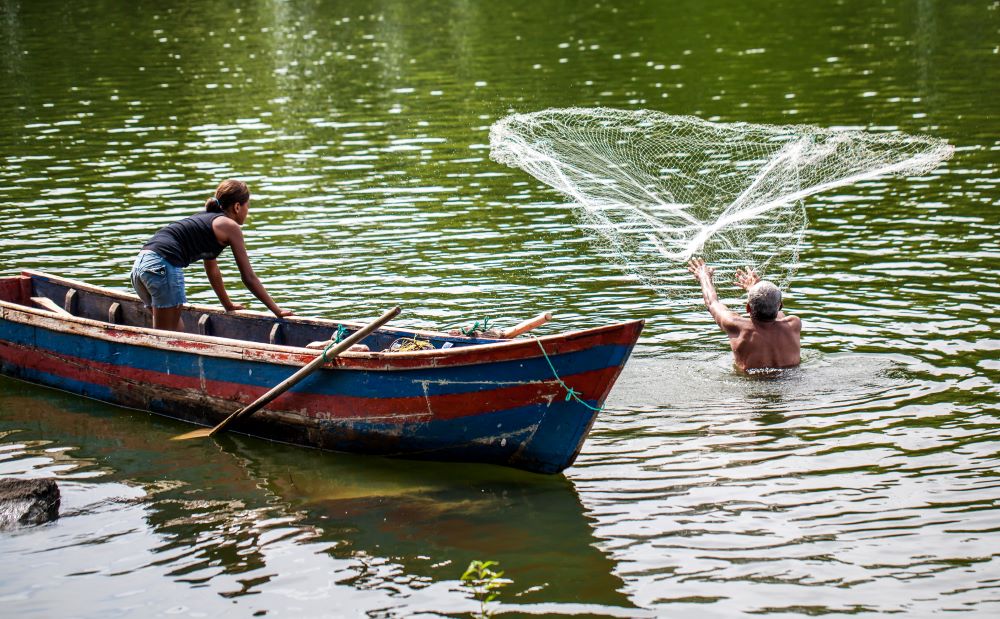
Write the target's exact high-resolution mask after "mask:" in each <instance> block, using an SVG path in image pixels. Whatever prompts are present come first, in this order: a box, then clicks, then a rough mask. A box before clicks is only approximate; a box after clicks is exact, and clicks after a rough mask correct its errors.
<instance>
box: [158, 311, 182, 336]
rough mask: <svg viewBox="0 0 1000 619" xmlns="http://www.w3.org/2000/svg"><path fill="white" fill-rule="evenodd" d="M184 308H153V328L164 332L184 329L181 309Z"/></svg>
mask: <svg viewBox="0 0 1000 619" xmlns="http://www.w3.org/2000/svg"><path fill="white" fill-rule="evenodd" d="M182 308H183V306H181V305H177V306H174V307H154V308H153V328H154V329H163V330H164V331H180V330H181V329H183V328H184V323H183V322H182V321H181V309H182Z"/></svg>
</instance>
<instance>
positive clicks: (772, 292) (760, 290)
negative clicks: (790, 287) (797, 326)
mask: <svg viewBox="0 0 1000 619" xmlns="http://www.w3.org/2000/svg"><path fill="white" fill-rule="evenodd" d="M747 304H748V305H749V306H750V317H751V318H754V319H756V320H764V321H768V320H774V319H775V318H777V317H778V310H780V309H781V291H780V290H778V287H777V286H775V285H774V284H772V283H771V282H769V281H760V282H757V283H756V284H754V285H753V286H751V287H750V290H748V291H747Z"/></svg>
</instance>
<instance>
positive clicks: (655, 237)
mask: <svg viewBox="0 0 1000 619" xmlns="http://www.w3.org/2000/svg"><path fill="white" fill-rule="evenodd" d="M490 147H491V153H490V154H491V157H492V158H493V159H494V160H496V161H497V162H499V163H503V164H506V165H509V166H512V167H516V168H520V169H522V170H524V171H525V172H528V173H529V174H531V175H532V176H534V177H535V178H537V179H538V180H540V181H542V182H544V183H546V184H547V185H550V186H551V187H553V188H555V189H557V190H558V191H560V192H562V193H563V194H565V195H567V196H569V197H570V198H571V199H572V200H573V201H574V202H575V203H576V204H578V205H579V206H581V207H582V209H581V211H580V214H581V216H582V218H583V219H584V223H585V224H586V225H588V226H589V227H592V228H593V229H594V230H595V231H596V232H598V233H599V234H600V235H601V237H603V239H604V240H605V241H606V242H607V244H608V246H609V247H610V249H611V250H612V251H613V255H614V256H616V257H617V258H619V259H620V260H621V262H622V263H623V264H624V265H625V266H626V267H627V268H628V269H630V270H631V271H633V272H634V273H635V274H636V275H638V276H639V277H640V279H642V280H643V281H644V282H645V283H646V284H647V285H650V286H652V287H653V288H655V289H657V290H658V291H661V292H672V291H676V290H678V289H684V290H690V288H689V285H690V284H689V282H688V280H687V278H686V277H682V274H683V269H679V268H677V266H678V264H682V263H684V262H685V261H687V260H688V259H689V258H691V257H692V256H694V255H701V256H704V257H705V258H706V260H708V261H709V262H711V263H712V264H713V265H715V266H716V267H717V269H718V270H719V271H721V272H726V271H730V272H731V271H733V270H735V269H736V268H738V267H753V268H755V269H756V270H757V272H758V273H760V274H761V275H762V276H763V277H767V278H769V279H771V280H772V281H774V282H775V283H776V284H778V285H780V286H783V287H785V286H787V285H788V284H789V283H790V280H791V277H792V276H793V274H794V272H795V268H796V265H797V263H798V255H799V250H800V248H801V245H802V239H803V234H804V231H805V227H806V221H807V220H806V212H805V202H804V199H805V198H806V197H807V196H809V195H811V194H814V193H817V192H821V191H826V190H828V189H832V188H835V187H839V186H842V185H847V184H850V183H855V182H858V181H862V180H866V179H871V178H875V177H878V176H883V175H889V174H896V175H913V174H921V173H925V172H927V171H930V170H932V169H933V168H935V167H936V166H937V165H938V163H940V162H941V161H942V160H944V159H947V158H948V157H950V156H951V153H952V151H953V148H952V147H951V146H949V145H948V144H947V143H946V142H944V141H943V140H938V139H934V138H927V137H915V136H909V135H902V134H898V133H892V134H889V133H870V132H865V131H857V130H852V131H845V130H834V129H824V128H820V127H813V126H806V125H787V126H778V125H759V124H747V123H728V124H727V123H712V122H707V121H704V120H701V119H698V118H694V117H690V116H673V115H668V114H663V113H661V112H655V111H648V110H639V111H631V110H617V109H609V108H566V109H550V110H544V111H541V112H535V113H530V114H514V115H511V116H508V117H506V118H503V119H501V120H499V121H497V122H496V123H494V125H493V126H492V127H491V128H490ZM671 263H673V264H671Z"/></svg>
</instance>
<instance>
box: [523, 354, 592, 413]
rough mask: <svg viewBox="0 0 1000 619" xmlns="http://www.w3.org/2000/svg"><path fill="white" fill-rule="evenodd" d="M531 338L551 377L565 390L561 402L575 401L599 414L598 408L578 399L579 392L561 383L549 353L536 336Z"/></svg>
mask: <svg viewBox="0 0 1000 619" xmlns="http://www.w3.org/2000/svg"><path fill="white" fill-rule="evenodd" d="M531 337H533V338H535V342H537V343H538V348H539V349H540V350H541V351H542V356H544V357H545V362H546V363H548V364H549V369H550V370H552V375H553V376H555V377H556V380H557V381H558V382H559V385H560V386H562V388H563V389H565V390H566V398H565V399H564V400H563V401H564V402H569V401H570V400H571V399H572V400H576V401H577V402H579V403H580V404H583V405H584V406H586V407H587V408H589V409H590V410H592V411H594V412H597V413H599V412H601V410H602V409H601V407H600V406H591V405H590V404H587V402H585V401H584V400H583V398H581V397H580V392H579V391H577V390H576V389H574V388H572V387H570V386H569V385H567V384H566V383H565V382H563V379H561V378H559V373H558V372H556V366H554V365H552V359H549V353H547V352H545V347H544V346H542V340H540V339H538V336H537V335H532V336H531Z"/></svg>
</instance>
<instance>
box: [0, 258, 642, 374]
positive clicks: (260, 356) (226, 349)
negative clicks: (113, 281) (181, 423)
mask: <svg viewBox="0 0 1000 619" xmlns="http://www.w3.org/2000/svg"><path fill="white" fill-rule="evenodd" d="M20 276H21V277H41V278H44V279H46V280H48V281H52V282H54V283H57V284H61V285H66V286H69V287H72V288H76V289H79V290H84V291H87V292H90V293H94V294H99V295H102V296H105V297H110V298H114V299H122V300H127V301H130V302H141V301H140V299H139V297H138V296H134V295H130V294H127V293H124V292H120V291H117V290H112V289H108V288H102V287H100V286H95V285H92V284H87V283H84V282H78V281H76V280H72V279H67V278H63V277H59V276H53V275H49V274H47V273H43V272H40V271H35V270H27V269H26V270H23V271H22V272H21V274H20ZM13 277H17V276H13ZM184 308H185V309H188V310H193V311H199V312H205V313H208V314H215V315H234V314H235V315H237V316H243V317H246V318H251V319H253V318H265V319H269V318H272V316H271V315H270V314H265V313H263V312H255V311H250V310H240V311H238V312H226V311H225V310H222V309H220V308H217V307H213V306H207V305H199V304H186V305H185V306H184ZM11 312H13V313H22V314H29V315H31V316H36V317H37V319H34V320H32V319H30V318H29V319H28V320H23V319H21V320H17V319H15V318H14V317H13V316H11V315H10V313H11ZM0 319H3V320H12V321H14V322H19V323H22V324H34V325H35V326H40V327H42V328H46V329H51V330H55V331H58V332H63V333H73V334H76V335H82V336H85V337H94V338H97V339H100V340H104V341H113V342H123V341H126V342H127V343H128V344H130V345H136V346H142V347H146V348H154V349H157V350H168V351H178V352H185V353H194V354H201V355H206V356H211V357H218V358H232V359H239V360H242V361H253V362H263V363H272V364H278V365H303V364H305V363H308V362H310V361H312V360H314V359H315V358H316V357H317V356H319V355H321V354H323V351H321V350H317V349H313V348H304V347H299V346H286V345H282V344H268V343H263V342H254V341H250V340H239V339H234V338H226V337H219V336H213V335H200V334H197V333H187V332H183V331H163V330H160V329H153V328H151V327H137V326H133V325H122V324H116V323H111V322H106V321H100V320H94V319H91V318H84V317H82V316H74V315H59V314H56V313H54V312H51V311H49V310H45V309H41V308H35V307H31V306H28V305H21V304H19V303H14V302H11V301H4V300H0ZM38 319H41V321H40V322H39V321H38ZM281 320H284V321H289V322H299V323H303V324H310V325H314V326H322V327H330V328H331V329H336V327H337V325H346V326H350V327H355V328H360V327H362V326H364V323H356V322H354V321H337V320H332V319H326V318H311V317H302V316H289V317H285V318H283V319H281ZM644 322H645V321H643V320H631V321H626V322H619V323H613V324H610V325H604V326H600V327H591V328H588V329H581V330H575V331H565V332H560V333H555V334H550V335H543V336H532V337H531V338H530V339H529V338H521V339H516V338H514V339H510V340H501V339H497V340H491V341H489V342H485V343H480V344H470V345H467V346H458V347H453V348H448V349H441V348H436V349H433V350H420V351H410V352H393V353H386V352H383V351H371V352H345V353H342V354H341V355H340V356H338V357H337V358H336V359H332V360H330V361H328V362H327V363H325V364H324V365H323V367H324V368H325V369H357V370H379V371H403V370H413V369H421V368H428V367H436V366H437V361H439V360H442V359H449V360H451V362H450V363H448V364H447V367H460V366H472V365H480V364H488V363H494V362H496V361H497V360H496V359H495V358H494V355H491V354H487V355H484V354H482V353H486V352H495V351H502V352H513V349H516V348H524V351H523V354H520V355H519V356H518V357H517V358H526V359H527V358H534V357H539V356H541V355H542V349H541V348H540V347H539V346H538V345H537V344H536V343H535V342H540V343H542V344H546V343H550V344H555V343H558V342H566V341H572V340H577V339H580V338H586V337H592V336H597V335H599V334H600V333H602V332H607V331H614V330H619V329H624V328H630V327H635V326H637V325H638V326H639V328H640V329H641V325H642V324H644ZM74 324H75V325H80V326H82V327H84V328H85V331H84V332H83V333H80V332H79V330H77V329H74V328H73V327H72V326H71V325H74ZM380 331H388V332H402V333H409V334H414V335H420V336H424V337H427V338H430V337H435V338H442V339H454V338H455V336H452V335H449V334H447V333H444V332H440V331H425V330H420V329H410V328H387V327H383V328H382V329H380ZM115 332H117V333H127V334H130V335H133V336H136V337H134V338H133V337H128V338H124V339H123V338H122V337H121V336H120V335H113V334H112V333H115ZM636 338H638V333H637V334H636ZM185 342H188V343H191V344H195V346H191V345H185V344H184V343H185ZM634 344H635V341H633V342H631V344H629V345H630V346H634ZM518 352H521V351H518ZM550 352H552V351H550ZM554 354H559V353H558V351H556V352H555V353H554ZM465 356H469V357H470V358H469V359H467V360H462V361H458V360H456V359H455V358H456V357H465ZM372 361H375V362H379V361H384V362H386V363H385V364H384V365H381V364H380V365H377V366H372V365H370V364H369V363H366V362H372ZM400 361H409V363H402V364H399V363H397V362H400ZM420 361H423V362H424V363H420Z"/></svg>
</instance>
